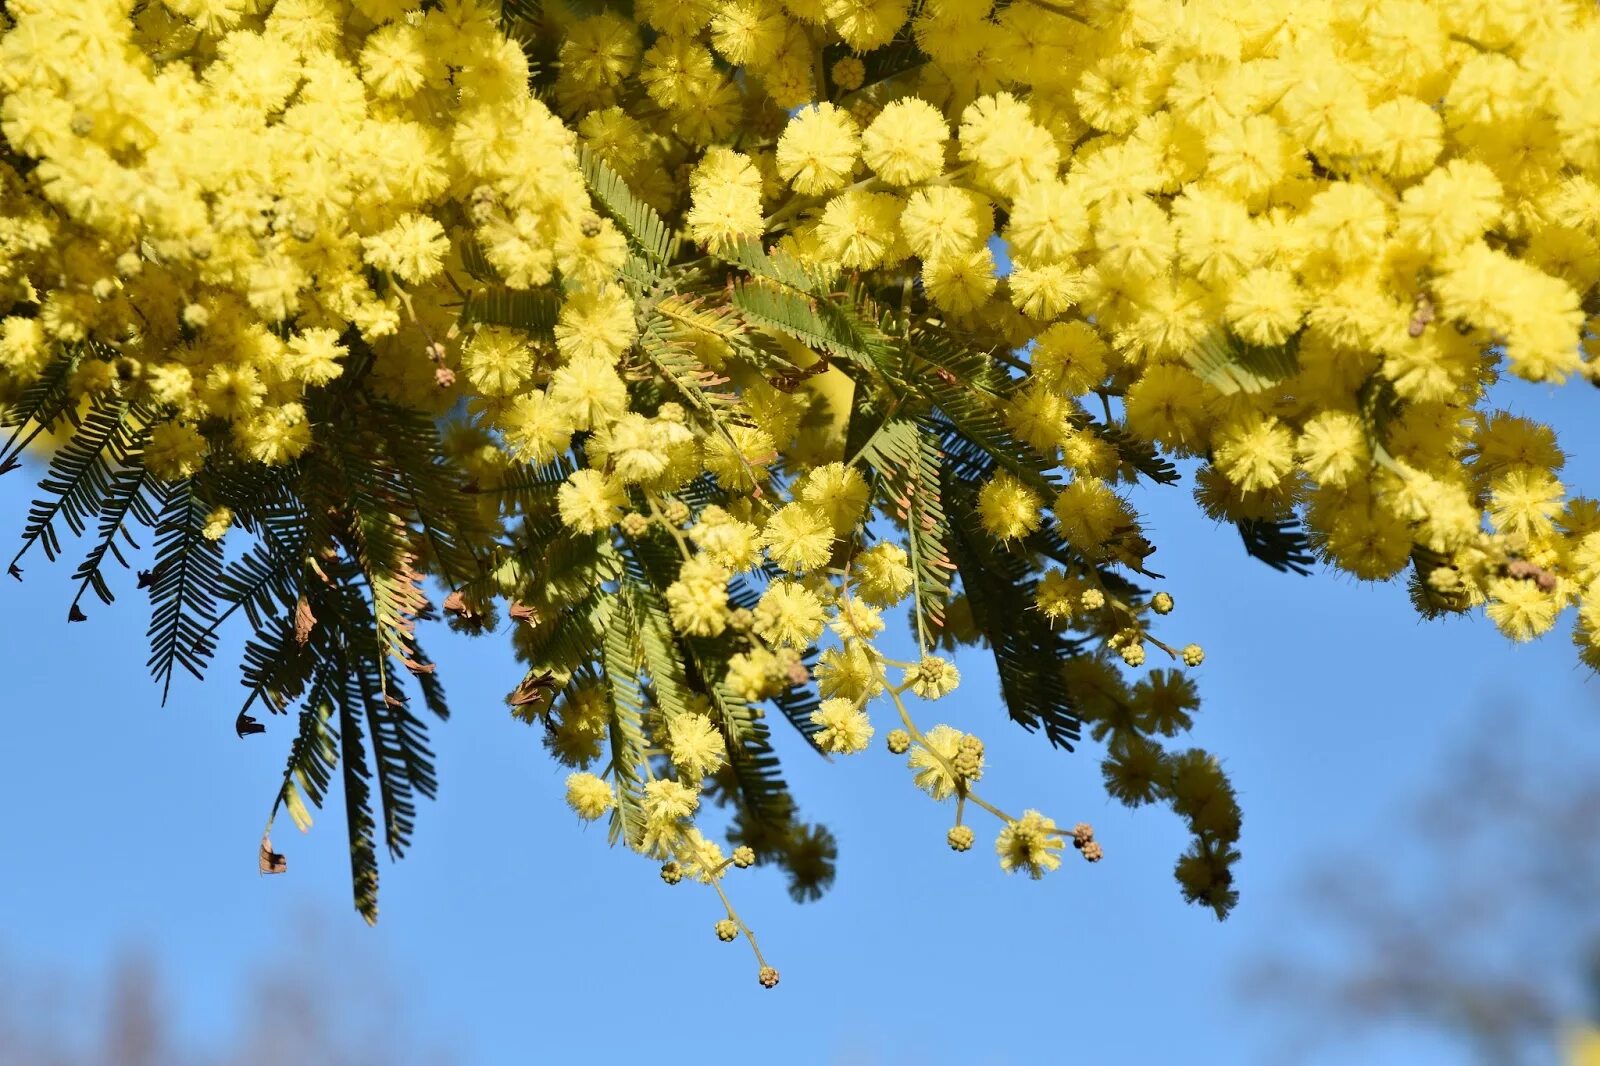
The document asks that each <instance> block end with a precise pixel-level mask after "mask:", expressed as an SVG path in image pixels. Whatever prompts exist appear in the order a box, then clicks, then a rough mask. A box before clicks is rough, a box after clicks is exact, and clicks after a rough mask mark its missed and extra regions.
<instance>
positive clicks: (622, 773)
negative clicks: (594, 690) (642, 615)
mask: <svg viewBox="0 0 1600 1066" xmlns="http://www.w3.org/2000/svg"><path fill="white" fill-rule="evenodd" d="M640 657H641V650H640V647H639V634H638V622H637V614H636V611H635V608H634V604H633V602H632V599H631V597H630V596H628V595H627V594H625V593H620V592H619V593H616V594H614V595H612V596H611V597H610V612H609V617H608V618H607V620H606V626H605V644H604V649H603V652H602V656H601V661H602V662H603V663H604V665H605V680H606V691H607V695H608V696H609V698H610V703H611V707H610V714H609V716H608V720H607V726H606V728H607V739H608V740H609V742H610V748H611V758H610V761H609V762H608V763H607V766H606V776H607V777H609V778H611V783H612V785H613V786H614V788H615V790H616V797H617V804H616V806H615V807H613V808H612V810H611V828H610V833H609V839H610V841H611V842H612V843H613V844H615V843H616V842H617V841H618V840H619V839H620V840H622V841H624V842H625V843H627V844H629V845H633V844H637V843H638V842H639V840H640V839H642V837H643V835H644V805H643V801H644V782H643V780H642V779H641V778H640V776H639V767H640V765H641V764H642V763H643V761H644V724H643V723H644V683H643V681H642V679H641V678H640V676H639V675H640V670H639V661H640Z"/></svg>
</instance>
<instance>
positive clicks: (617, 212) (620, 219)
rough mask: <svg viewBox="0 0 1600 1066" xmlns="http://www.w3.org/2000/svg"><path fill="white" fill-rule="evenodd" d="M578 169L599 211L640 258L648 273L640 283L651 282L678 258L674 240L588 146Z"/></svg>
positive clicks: (580, 155) (582, 150)
mask: <svg viewBox="0 0 1600 1066" xmlns="http://www.w3.org/2000/svg"><path fill="white" fill-rule="evenodd" d="M578 167H579V169H581V170H582V171H583V177H584V180H585V181H586V182H587V183H588V185H589V191H590V192H591V193H592V194H593V195H594V198H595V200H596V201H597V202H598V203H599V204H600V208H601V209H602V210H603V211H605V213H606V214H607V215H609V216H611V218H612V219H613V220H614V221H615V222H616V223H617V225H618V226H619V227H621V229H622V232H623V233H624V234H626V235H627V237H628V243H629V244H631V245H632V246H633V247H634V249H635V250H637V252H638V253H639V255H640V256H642V257H643V261H644V264H645V266H646V267H647V271H646V272H644V276H643V277H641V278H640V279H639V280H646V281H648V280H653V279H654V278H655V277H656V276H657V275H658V274H659V272H660V271H661V270H662V268H664V267H665V266H666V264H667V263H669V262H671V260H672V257H673V256H674V255H676V254H677V247H678V241H677V238H676V237H675V236H674V235H673V233H672V231H671V230H670V229H669V228H668V227H667V224H666V223H665V222H663V221H661V216H660V215H658V214H656V210H655V208H653V207H651V206H650V205H649V204H647V203H645V202H644V201H643V200H641V199H639V198H638V197H637V196H635V195H634V194H633V190H631V189H629V188H628V184H627V182H625V181H623V180H622V176H621V175H620V174H618V173H617V172H616V171H615V170H612V169H611V165H610V164H609V163H607V162H606V161H605V160H604V159H602V158H601V157H600V155H599V154H598V153H596V152H593V151H591V150H590V149H589V147H588V145H579V146H578Z"/></svg>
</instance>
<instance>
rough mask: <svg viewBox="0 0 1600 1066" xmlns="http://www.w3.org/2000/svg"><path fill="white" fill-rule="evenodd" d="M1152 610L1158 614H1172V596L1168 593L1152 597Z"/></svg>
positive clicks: (1160, 593) (1159, 593)
mask: <svg viewBox="0 0 1600 1066" xmlns="http://www.w3.org/2000/svg"><path fill="white" fill-rule="evenodd" d="M1150 609H1151V610H1152V611H1154V612H1155V613H1156V614H1171V613H1172V595H1171V594H1170V593H1166V592H1158V593H1156V594H1155V595H1154V596H1152V597H1150Z"/></svg>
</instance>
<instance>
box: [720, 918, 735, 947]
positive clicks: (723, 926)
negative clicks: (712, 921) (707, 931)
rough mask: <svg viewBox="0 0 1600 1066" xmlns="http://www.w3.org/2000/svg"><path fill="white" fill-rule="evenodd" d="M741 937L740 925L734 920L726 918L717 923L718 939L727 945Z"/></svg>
mask: <svg viewBox="0 0 1600 1066" xmlns="http://www.w3.org/2000/svg"><path fill="white" fill-rule="evenodd" d="M738 935H739V923H738V922H736V921H734V920H733V919H732V918H724V919H722V921H720V922H718V923H717V939H718V940H720V941H722V942H723V943H724V944H726V943H727V942H728V941H730V940H733V939H735V938H737V937H738Z"/></svg>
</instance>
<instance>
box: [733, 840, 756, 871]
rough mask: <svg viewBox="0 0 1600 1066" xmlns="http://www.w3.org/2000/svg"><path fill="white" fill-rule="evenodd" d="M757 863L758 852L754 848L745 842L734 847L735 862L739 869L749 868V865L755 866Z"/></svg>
mask: <svg viewBox="0 0 1600 1066" xmlns="http://www.w3.org/2000/svg"><path fill="white" fill-rule="evenodd" d="M755 863H756V853H755V849H754V848H750V847H747V846H746V845H744V844H741V845H739V846H738V847H736V848H734V849H733V864H734V865H735V866H737V867H738V868H739V869H741V870H744V869H748V868H749V867H751V866H754V865H755Z"/></svg>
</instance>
